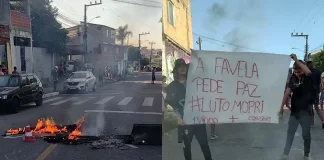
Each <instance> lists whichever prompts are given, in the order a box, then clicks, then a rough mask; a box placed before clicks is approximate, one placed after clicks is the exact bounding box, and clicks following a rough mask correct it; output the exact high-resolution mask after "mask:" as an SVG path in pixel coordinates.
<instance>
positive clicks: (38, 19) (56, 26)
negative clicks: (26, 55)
mask: <svg viewBox="0 0 324 160" xmlns="http://www.w3.org/2000/svg"><path fill="white" fill-rule="evenodd" d="M51 3H52V0H33V1H31V6H30V7H31V18H32V34H33V46H35V47H43V48H46V49H47V50H48V52H52V53H59V54H64V53H66V51H67V48H66V43H67V42H68V36H67V33H68V32H67V30H66V29H64V28H62V25H61V24H60V23H58V22H57V20H56V16H57V13H58V9H57V8H56V7H53V6H51Z"/></svg>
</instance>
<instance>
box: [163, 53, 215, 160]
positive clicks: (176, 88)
mask: <svg viewBox="0 0 324 160" xmlns="http://www.w3.org/2000/svg"><path fill="white" fill-rule="evenodd" d="M187 72H188V65H187V64H186V62H185V61H184V60H183V59H177V60H176V61H175V66H174V68H173V71H172V73H173V76H174V81H173V82H171V83H170V84H169V85H168V87H167V88H166V102H167V103H168V104H169V105H171V106H172V107H173V109H174V112H173V114H174V116H175V117H176V118H177V120H178V142H180V143H183V152H184V157H185V159H186V160H191V159H192V155H191V142H192V139H193V136H195V137H196V139H197V141H198V143H199V145H200V148H201V150H202V152H203V154H204V157H205V160H212V156H211V153H210V148H209V145H208V140H207V131H206V124H198V125H186V124H184V122H183V112H184V111H183V110H184V102H185V96H186V83H187Z"/></svg>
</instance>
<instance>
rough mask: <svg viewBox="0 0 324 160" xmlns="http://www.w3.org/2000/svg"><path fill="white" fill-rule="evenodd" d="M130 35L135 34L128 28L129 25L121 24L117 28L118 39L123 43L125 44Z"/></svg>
mask: <svg viewBox="0 0 324 160" xmlns="http://www.w3.org/2000/svg"><path fill="white" fill-rule="evenodd" d="M129 36H133V32H132V31H129V30H128V25H127V24H126V25H125V26H120V27H118V28H117V35H116V39H117V40H118V41H120V43H121V45H124V43H125V39H126V38H128V37H129Z"/></svg>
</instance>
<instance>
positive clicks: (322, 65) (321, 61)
mask: <svg viewBox="0 0 324 160" xmlns="http://www.w3.org/2000/svg"><path fill="white" fill-rule="evenodd" d="M311 59H312V61H313V63H314V66H315V67H316V68H317V69H319V70H321V71H322V72H323V71H324V50H322V51H321V52H319V53H316V54H313V55H311Z"/></svg>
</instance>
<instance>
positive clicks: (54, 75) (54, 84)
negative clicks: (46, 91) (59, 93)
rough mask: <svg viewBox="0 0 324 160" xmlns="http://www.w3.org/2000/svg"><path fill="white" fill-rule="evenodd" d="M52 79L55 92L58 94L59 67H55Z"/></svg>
mask: <svg viewBox="0 0 324 160" xmlns="http://www.w3.org/2000/svg"><path fill="white" fill-rule="evenodd" d="M52 78H53V90H54V92H56V89H57V88H56V87H57V84H58V81H59V75H58V67H57V66H55V67H54V69H53V70H52Z"/></svg>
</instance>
